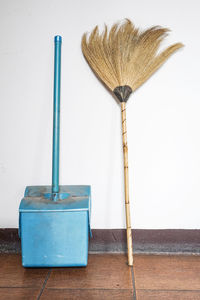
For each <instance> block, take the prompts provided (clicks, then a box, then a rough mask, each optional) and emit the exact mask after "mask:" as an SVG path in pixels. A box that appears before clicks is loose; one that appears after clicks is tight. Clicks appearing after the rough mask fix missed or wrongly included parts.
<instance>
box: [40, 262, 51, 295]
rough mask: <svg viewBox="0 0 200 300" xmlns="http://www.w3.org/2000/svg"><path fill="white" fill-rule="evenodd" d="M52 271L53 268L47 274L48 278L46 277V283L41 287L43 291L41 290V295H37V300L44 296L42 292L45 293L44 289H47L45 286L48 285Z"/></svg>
mask: <svg viewBox="0 0 200 300" xmlns="http://www.w3.org/2000/svg"><path fill="white" fill-rule="evenodd" d="M51 271H52V268H51V269H50V270H49V272H48V274H47V276H46V278H45V280H44V283H43V285H42V288H41V291H40V293H39V295H38V297H37V300H39V299H40V297H41V296H42V293H43V291H44V289H45V286H46V284H47V281H48V279H49V276H50V275H51Z"/></svg>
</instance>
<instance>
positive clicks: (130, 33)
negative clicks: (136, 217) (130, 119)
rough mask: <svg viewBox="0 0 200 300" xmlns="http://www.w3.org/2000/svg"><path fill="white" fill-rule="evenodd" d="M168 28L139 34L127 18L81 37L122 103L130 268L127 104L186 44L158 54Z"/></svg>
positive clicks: (90, 59)
mask: <svg viewBox="0 0 200 300" xmlns="http://www.w3.org/2000/svg"><path fill="white" fill-rule="evenodd" d="M168 32H169V29H167V28H162V27H160V26H154V27H151V28H149V29H147V30H145V31H140V30H139V29H138V28H136V27H135V26H134V25H133V23H132V22H131V21H130V20H128V19H126V20H125V22H124V23H122V24H119V23H116V24H114V25H113V26H112V27H111V29H110V31H109V32H108V29H107V26H105V30H104V32H103V33H101V34H100V33H99V30H98V26H96V27H95V28H94V30H93V31H92V33H91V34H90V36H89V38H88V39H87V34H86V33H85V34H84V35H83V38H82V51H83V54H84V56H85V58H86V60H87V62H88V64H89V65H90V67H91V68H92V70H93V71H94V73H95V74H96V75H97V77H98V78H99V79H100V80H101V81H102V82H103V83H104V84H105V85H106V86H107V87H108V88H109V89H110V90H111V91H112V92H113V94H114V95H115V96H116V97H117V99H118V100H119V101H120V102H121V116H122V139H123V154H124V185H125V209H126V229H127V248H128V265H129V266H132V265H133V248H132V232H131V218H130V204H129V180H128V146H127V128H126V102H127V100H128V99H129V96H130V95H131V93H132V92H134V91H135V90H136V89H137V88H138V87H140V86H141V85H142V84H143V83H144V82H145V81H146V80H147V79H148V78H149V77H150V76H151V75H152V74H153V73H154V72H155V71H156V70H157V69H158V68H159V67H160V66H161V65H162V64H163V63H164V62H165V61H166V60H167V58H168V57H169V56H170V55H171V54H172V53H174V51H176V50H177V49H179V48H181V47H182V46H183V45H182V44H181V43H176V44H174V45H172V46H170V47H168V48H166V49H165V50H164V51H162V52H161V53H158V49H159V46H160V44H161V42H162V41H163V40H164V38H165V37H166V36H167V34H168Z"/></svg>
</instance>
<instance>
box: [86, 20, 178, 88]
mask: <svg viewBox="0 0 200 300" xmlns="http://www.w3.org/2000/svg"><path fill="white" fill-rule="evenodd" d="M168 32H169V29H167V28H162V27H160V26H154V27H151V28H149V29H147V30H145V31H140V30H139V29H138V28H136V27H135V26H134V25H133V23H132V22H131V21H130V20H126V21H125V22H124V23H123V24H121V25H120V24H118V23H116V24H114V25H113V26H112V27H111V29H110V31H109V32H108V29H107V26H105V30H104V31H103V33H101V34H100V33H99V29H98V27H97V26H96V27H95V29H94V30H93V31H92V33H91V34H90V36H89V38H88V39H87V34H84V35H83V38H82V51H83V54H84V56H85V58H86V60H87V62H88V64H89V65H90V67H91V68H92V69H93V71H94V72H95V73H96V74H97V76H98V77H99V78H100V79H101V80H102V81H103V82H104V83H105V84H106V86H107V87H108V88H109V89H110V90H111V91H113V90H114V89H115V88H116V87H118V86H125V85H126V86H130V87H131V89H132V91H135V90H136V89H137V88H138V87H139V86H141V85H142V84H143V83H144V82H145V81H146V80H147V79H148V78H149V77H150V76H151V75H152V74H153V73H154V72H155V71H156V70H157V69H158V68H159V67H160V66H161V65H162V64H163V63H164V62H165V61H166V60H167V59H168V57H169V56H171V54H173V53H174V52H175V51H176V50H178V49H179V48H181V47H183V44H182V43H176V44H174V45H172V46H170V47H168V48H167V49H165V50H164V51H162V52H161V53H160V54H158V49H159V46H160V44H161V42H162V41H163V40H164V38H165V37H166V36H167V34H168Z"/></svg>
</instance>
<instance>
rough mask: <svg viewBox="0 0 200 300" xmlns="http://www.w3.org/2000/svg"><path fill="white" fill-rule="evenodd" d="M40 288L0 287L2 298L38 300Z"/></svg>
mask: <svg viewBox="0 0 200 300" xmlns="http://www.w3.org/2000/svg"><path fill="white" fill-rule="evenodd" d="M39 293H40V289H33V288H0V299H1V300H13V299H15V300H36V299H37V297H38V295H39Z"/></svg>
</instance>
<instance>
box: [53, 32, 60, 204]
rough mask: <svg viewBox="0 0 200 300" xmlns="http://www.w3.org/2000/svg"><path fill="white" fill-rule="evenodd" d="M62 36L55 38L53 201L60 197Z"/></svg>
mask: <svg viewBox="0 0 200 300" xmlns="http://www.w3.org/2000/svg"><path fill="white" fill-rule="evenodd" d="M61 43H62V38H61V36H59V35H57V36H55V38H54V44H55V54H54V55H55V56H54V108H53V153H52V160H53V161H52V195H53V200H57V199H58V197H59V140H60V69H61V68H60V67H61Z"/></svg>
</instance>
